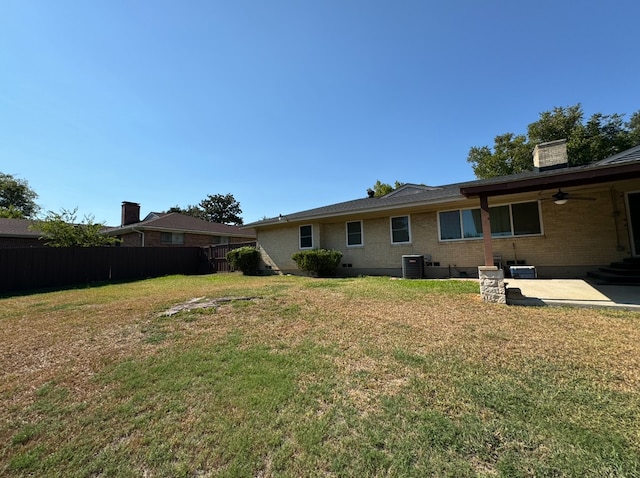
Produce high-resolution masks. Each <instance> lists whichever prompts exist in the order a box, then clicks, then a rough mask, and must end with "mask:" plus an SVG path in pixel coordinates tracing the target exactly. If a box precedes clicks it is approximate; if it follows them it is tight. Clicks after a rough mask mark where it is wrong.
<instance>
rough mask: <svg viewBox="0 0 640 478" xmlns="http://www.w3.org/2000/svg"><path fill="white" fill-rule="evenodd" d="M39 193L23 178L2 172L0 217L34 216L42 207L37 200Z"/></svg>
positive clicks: (21, 217) (22, 217)
mask: <svg viewBox="0 0 640 478" xmlns="http://www.w3.org/2000/svg"><path fill="white" fill-rule="evenodd" d="M37 197H38V195H37V194H36V193H35V191H34V190H33V189H31V188H30V187H29V183H28V182H27V181H25V180H23V179H16V178H14V177H13V176H12V175H11V174H5V173H0V217H5V218H6V217H8V218H15V219H26V218H30V217H34V216H35V215H36V213H37V212H38V210H39V209H40V207H39V206H38V205H37V204H36V202H35V200H36V198H37Z"/></svg>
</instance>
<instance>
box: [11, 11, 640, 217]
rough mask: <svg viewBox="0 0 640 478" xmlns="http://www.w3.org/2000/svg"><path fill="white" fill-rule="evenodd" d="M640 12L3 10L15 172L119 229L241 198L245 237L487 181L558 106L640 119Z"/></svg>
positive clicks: (45, 198)
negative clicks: (394, 193)
mask: <svg viewBox="0 0 640 478" xmlns="http://www.w3.org/2000/svg"><path fill="white" fill-rule="evenodd" d="M638 18H640V3H639V2H637V0H616V1H613V2H602V1H591V0H582V1H578V0H555V1H548V0H539V1H536V2H532V1H527V2H524V1H517V0H485V1H482V2H480V1H477V0H450V1H441V2H434V1H427V0H423V1H413V0H406V1H402V0H399V1H396V2H391V1H388V0H387V1H381V0H368V1H361V0H340V1H334V0H325V1H306V0H299V1H294V0H272V1H268V0H261V1H258V0H255V1H248V0H233V1H218V0H207V1H204V0H203V1H201V0H191V1H188V0H185V1H182V2H176V1H164V0H153V1H152V0H137V1H129V0H126V1H125V0H95V1H91V2H87V1H82V0H75V1H71V0H56V1H49V0H2V2H0V172H3V173H8V174H13V175H14V176H16V177H18V178H20V179H24V180H27V181H28V182H29V185H30V186H31V187H32V189H34V190H35V191H36V193H38V195H39V197H38V200H37V202H38V204H39V205H40V206H41V207H42V209H43V212H45V213H46V211H48V210H53V211H56V212H58V211H60V210H61V209H62V208H64V209H73V208H76V207H77V208H78V214H79V218H82V217H83V216H85V215H92V216H94V218H95V220H96V221H99V222H106V223H107V224H108V225H119V223H120V204H121V202H122V201H133V202H138V203H140V204H141V208H142V215H143V216H144V215H146V214H147V213H148V212H151V211H162V210H166V209H168V208H170V207H171V206H174V205H180V206H186V205H187V204H197V203H198V202H199V201H200V200H201V199H204V198H205V197H206V196H207V195H208V194H218V193H219V194H226V193H232V194H233V195H234V196H235V198H236V199H237V200H238V201H239V202H240V205H241V207H242V210H243V218H244V220H245V223H249V222H253V221H257V220H260V219H262V218H263V217H265V216H266V217H274V216H277V215H278V214H280V213H282V214H287V213H291V212H296V211H301V210H305V209H309V208H313V207H318V206H324V205H328V204H332V203H337V202H341V201H346V200H351V199H356V198H360V197H365V195H366V190H367V188H368V187H371V186H372V185H373V184H374V183H375V182H376V180H381V181H382V182H387V183H391V184H393V183H394V182H395V181H396V180H398V181H402V182H414V183H425V184H429V185H434V186H435V185H441V184H450V183H455V182H460V181H466V180H471V179H473V172H472V169H471V166H470V165H469V163H467V161H466V158H467V154H468V152H469V149H470V148H471V147H472V146H483V145H488V146H492V145H493V138H494V137H495V136H496V135H499V134H502V133H506V132H514V133H525V132H526V127H527V125H528V124H529V123H531V122H533V121H535V120H537V119H538V116H539V114H540V113H541V112H543V111H548V110H551V109H552V108H553V107H555V106H570V105H574V104H577V103H581V104H582V106H583V109H584V112H585V115H587V116H590V115H591V114H593V113H596V112H601V113H604V114H613V113H620V114H626V115H627V116H626V119H628V118H629V116H630V115H631V114H632V113H633V112H635V111H637V110H639V109H640V80H639V78H640V63H638V61H637V55H638V37H637V19H638Z"/></svg>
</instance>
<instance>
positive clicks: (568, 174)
mask: <svg viewBox="0 0 640 478" xmlns="http://www.w3.org/2000/svg"><path fill="white" fill-rule="evenodd" d="M637 177H640V163H629V164H622V165H609V166H605V167H594V168H587V169H581V170H579V171H575V170H572V171H563V172H562V173H558V174H549V175H544V176H536V177H529V178H525V179H519V180H511V181H501V182H497V183H492V184H481V185H478V186H468V187H462V188H460V192H461V193H462V194H463V195H464V196H465V197H468V198H469V197H474V196H482V195H485V196H504V195H506V194H516V193H524V192H530V191H536V190H539V189H545V188H547V189H548V188H561V187H571V186H585V185H588V184H595V183H603V182H609V181H620V180H623V179H632V178H637Z"/></svg>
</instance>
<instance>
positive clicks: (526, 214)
mask: <svg viewBox="0 0 640 478" xmlns="http://www.w3.org/2000/svg"><path fill="white" fill-rule="evenodd" d="M489 217H490V219H491V236H492V237H513V236H532V235H537V234H541V233H542V226H541V222H540V208H539V207H538V202H537V201H532V202H523V203H516V204H507V205H503V206H495V207H491V208H489ZM438 227H439V230H440V240H441V241H455V240H460V239H478V238H481V237H482V221H481V219H480V209H479V208H475V209H457V210H455V211H442V212H440V213H438Z"/></svg>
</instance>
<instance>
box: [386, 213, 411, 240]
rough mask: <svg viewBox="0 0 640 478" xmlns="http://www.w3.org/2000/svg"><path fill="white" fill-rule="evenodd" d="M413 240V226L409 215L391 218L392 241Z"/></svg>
mask: <svg viewBox="0 0 640 478" xmlns="http://www.w3.org/2000/svg"><path fill="white" fill-rule="evenodd" d="M410 242H411V226H410V221H409V216H398V217H392V218H391V243H392V244H408V243H410Z"/></svg>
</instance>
